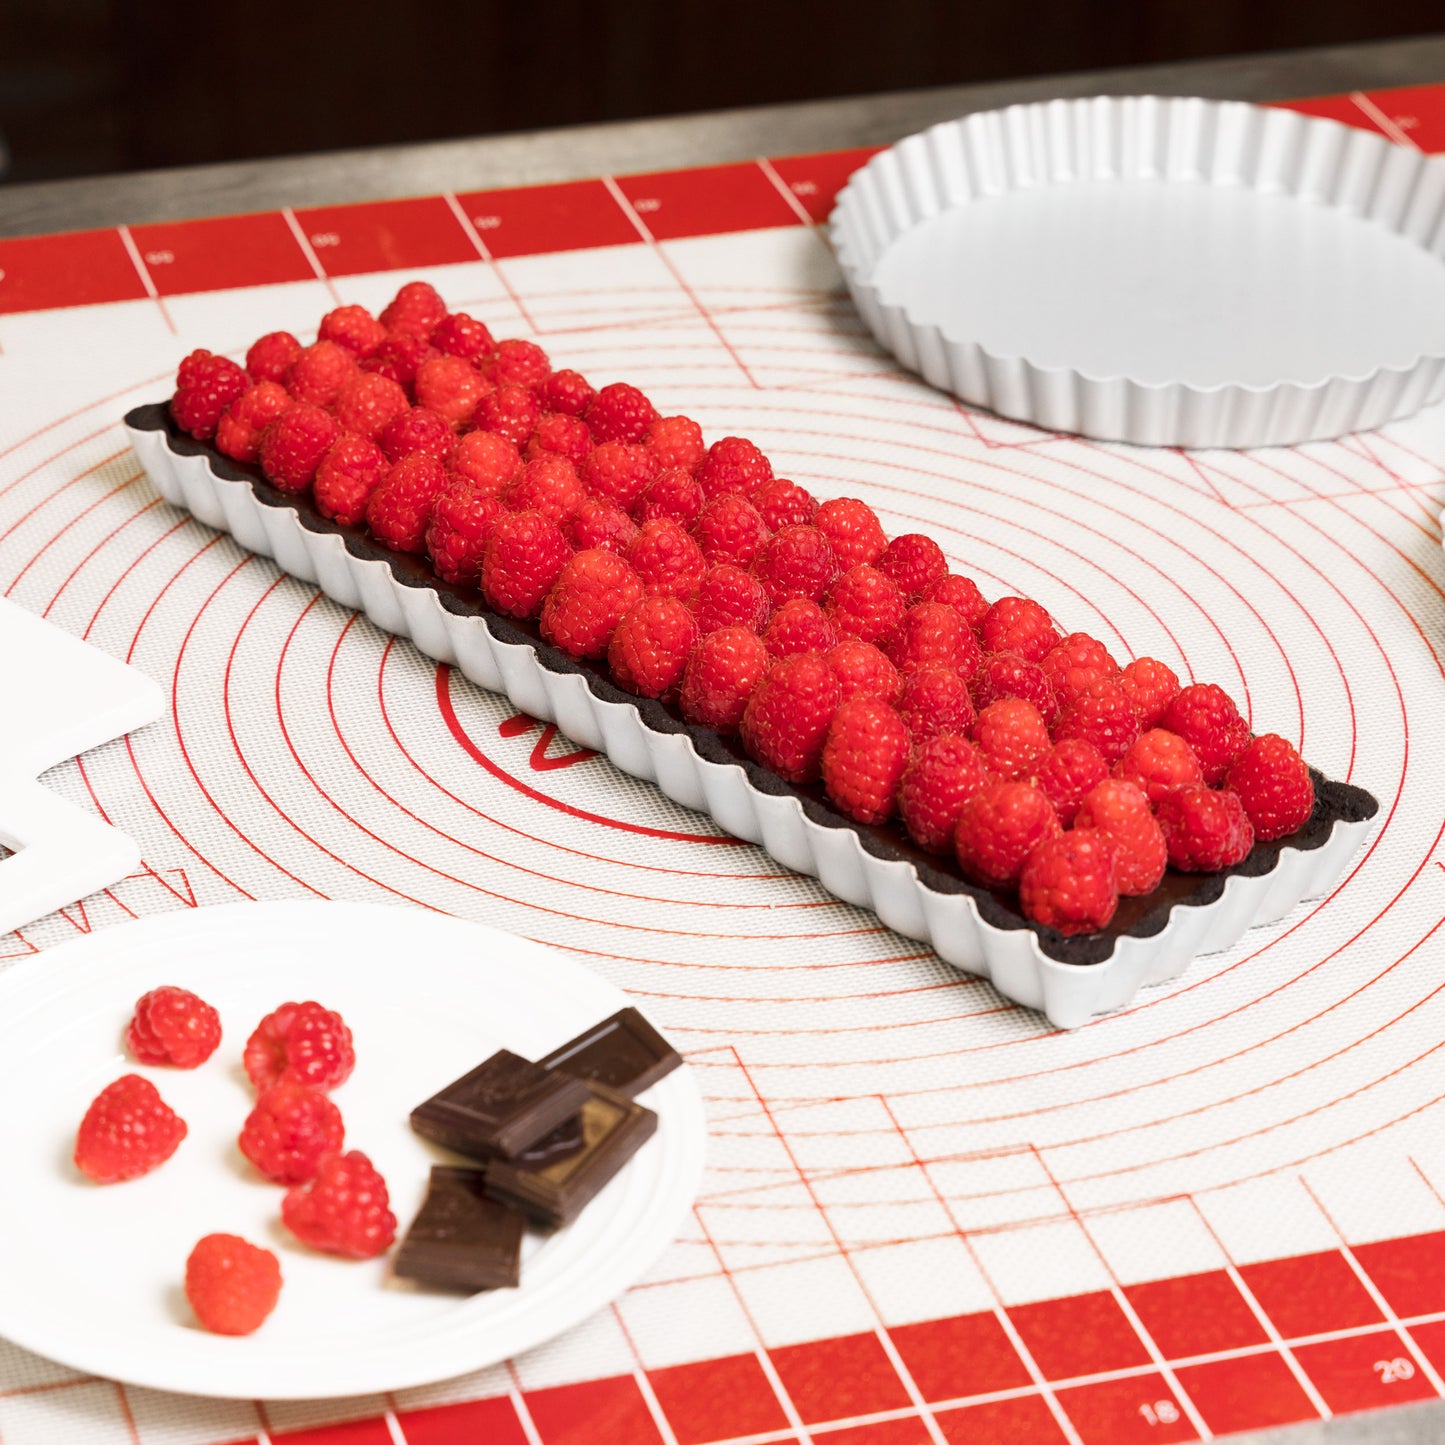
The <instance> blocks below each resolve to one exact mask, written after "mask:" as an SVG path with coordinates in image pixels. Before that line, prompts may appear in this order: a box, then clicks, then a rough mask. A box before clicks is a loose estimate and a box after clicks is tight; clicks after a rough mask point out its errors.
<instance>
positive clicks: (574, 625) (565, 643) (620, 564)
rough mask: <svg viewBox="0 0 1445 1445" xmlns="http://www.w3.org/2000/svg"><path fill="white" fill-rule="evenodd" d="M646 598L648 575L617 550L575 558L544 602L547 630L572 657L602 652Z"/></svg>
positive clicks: (543, 625) (549, 637)
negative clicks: (644, 587) (643, 575)
mask: <svg viewBox="0 0 1445 1445" xmlns="http://www.w3.org/2000/svg"><path fill="white" fill-rule="evenodd" d="M641 598H642V579H641V578H640V577H639V576H638V575H637V573H636V572H634V571H633V570H632V567H631V566H630V565H629V564H628V563H627V562H626V561H625V560H624V559H623V558H621V557H619V556H618V555H617V554H616V553H615V552H609V551H607V550H606V549H605V548H603V547H593V548H591V549H590V550H588V551H586V552H578V553H577V554H576V555H575V556H574V557H572V558H570V559H569V560H568V561H567V563H566V565H565V566H564V567H563V568H562V570H561V571H560V572H559V573H558V574H557V580H556V581H555V582H554V583H553V584H552V590H551V591H550V592H549V593H548V594H547V600H546V601H545V602H544V603H543V604H542V621H541V629H542V636H543V637H545V638H546V639H547V641H548V642H550V643H551V644H552V645H553V646H554V647H560V648H561V649H562V651H563V652H565V653H567V654H568V655H569V656H571V657H601V656H602V654H603V653H604V652H606V651H607V644H608V643H609V642H611V641H612V634H613V633H614V632H615V631H616V630H617V624H618V623H619V622H620V621H621V620H622V618H623V617H624V616H625V615H626V614H627V612H628V611H630V610H631V608H632V607H633V606H634V605H635V604H636V603H637V602H639V601H640V600H641Z"/></svg>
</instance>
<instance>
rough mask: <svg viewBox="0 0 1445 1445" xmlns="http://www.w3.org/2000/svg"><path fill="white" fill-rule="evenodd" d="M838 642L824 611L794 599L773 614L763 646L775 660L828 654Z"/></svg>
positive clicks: (764, 635)
mask: <svg viewBox="0 0 1445 1445" xmlns="http://www.w3.org/2000/svg"><path fill="white" fill-rule="evenodd" d="M837 641H838V636H837V634H836V633H835V632H834V631H833V624H832V623H831V622H829V621H828V618H827V616H826V614H825V613H824V612H823V609H822V608H821V607H819V606H818V604H817V603H816V602H809V601H808V600H807V598H805V597H794V598H793V599H792V600H791V601H790V602H785V603H783V605H782V606H781V607H780V608H778V610H777V611H776V612H775V613H773V618H772V621H771V622H769V623H768V626H767V630H766V631H765V632H764V633H763V642H764V643H765V644H766V645H767V649H768V651H769V652H771V653H772V655H773V656H774V657H791V656H792V655H793V654H794V653H795V652H827V651H828V649H829V648H830V647H832V646H833V645H834V643H836V642H837Z"/></svg>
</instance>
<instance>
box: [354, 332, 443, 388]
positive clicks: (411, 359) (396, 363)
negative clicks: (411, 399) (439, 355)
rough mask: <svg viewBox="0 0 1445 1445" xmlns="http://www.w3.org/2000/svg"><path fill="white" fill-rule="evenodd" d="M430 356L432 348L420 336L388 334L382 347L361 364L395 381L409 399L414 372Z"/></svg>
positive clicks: (414, 381) (362, 366)
mask: <svg viewBox="0 0 1445 1445" xmlns="http://www.w3.org/2000/svg"><path fill="white" fill-rule="evenodd" d="M431 355H432V348H431V347H430V346H428V345H427V343H426V341H425V340H424V339H423V338H422V337H420V336H413V335H412V334H411V333H410V332H407V331H388V332H387V333H386V339H385V340H384V341H383V342H382V343H381V345H380V346H378V347H377V348H376V350H375V351H373V352H372V353H371V355H370V356H368V357H367V358H366V360H365V361H363V362H362V363H361V369H362V370H363V371H369V372H373V373H374V374H375V375H377V376H384V377H386V378H387V380H388V381H394V382H396V384H397V385H398V386H400V387H401V388H402V389H403V390H405V392H406V394H407V395H408V396H410V395H411V393H412V387H413V386H414V385H415V384H416V373H417V369H418V368H419V367H420V366H421V364H422V362H424V361H425V360H426V359H427V357H429V356H431Z"/></svg>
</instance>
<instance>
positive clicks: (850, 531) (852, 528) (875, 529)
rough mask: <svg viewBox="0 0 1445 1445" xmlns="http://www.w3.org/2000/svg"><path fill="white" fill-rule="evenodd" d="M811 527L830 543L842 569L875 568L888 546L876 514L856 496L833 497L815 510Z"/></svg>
mask: <svg viewBox="0 0 1445 1445" xmlns="http://www.w3.org/2000/svg"><path fill="white" fill-rule="evenodd" d="M813 525H814V526H815V527H816V528H817V529H818V530H819V531H820V532H821V533H822V534H823V535H824V536H825V537H826V538H827V539H828V540H829V542H831V543H832V544H833V555H834V556H835V557H836V558H837V559H838V565H839V566H840V567H843V568H845V569H846V568H848V567H857V566H859V565H862V564H866V565H868V566H870V567H872V566H876V565H877V562H878V559H879V558H880V557H881V556H882V555H883V552H884V549H885V548H886V547H887V546H888V538H887V537H886V536H885V535H884V533H883V526H882V523H880V522H879V520H878V514H877V513H876V512H875V511H874V510H873V508H872V507H870V506H869V505H868V503H867V502H861V501H859V500H858V498H857V497H832V498H830V499H829V500H828V501H826V502H824V503H823V504H822V505H821V506H820V507H819V508H818V514H817V516H816V517H814V518H813Z"/></svg>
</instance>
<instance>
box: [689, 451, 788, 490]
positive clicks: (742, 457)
mask: <svg viewBox="0 0 1445 1445" xmlns="http://www.w3.org/2000/svg"><path fill="white" fill-rule="evenodd" d="M697 479H698V481H699V482H700V483H701V485H702V491H703V495H704V496H705V497H706V498H707V499H708V501H712V499H713V498H714V497H722V496H728V495H731V494H733V493H737V494H738V495H740V496H744V497H747V496H751V495H752V493H753V492H755V491H757V489H758V488H759V487H760V486H762V485H763V483H764V482H770V481H772V479H773V464H772V463H771V462H770V461H769V460H768V459H767V457H765V456H764V455H763V454H762V452H760V451H759V450H758V448H757V447H756V446H754V445H753V443H752V442H750V441H748V440H747V438H746V437H723V439H722V440H721V441H716V442H714V443H713V444H712V445H711V446H710V447H709V448H708V449H707V455H706V456H705V457H704V458H703V459H702V461H700V462H699V463H698V466H697Z"/></svg>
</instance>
